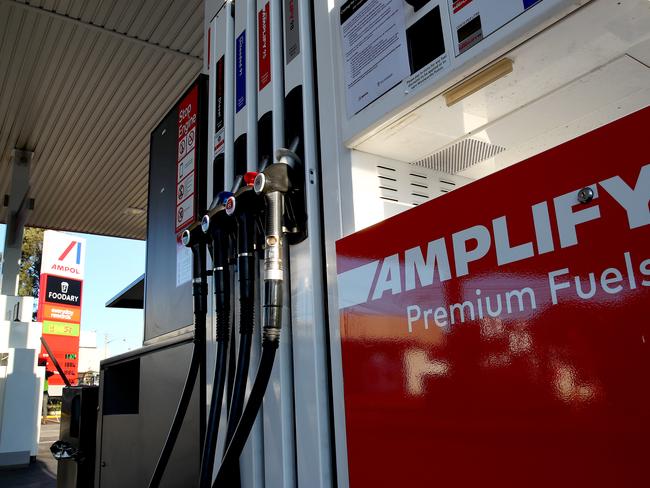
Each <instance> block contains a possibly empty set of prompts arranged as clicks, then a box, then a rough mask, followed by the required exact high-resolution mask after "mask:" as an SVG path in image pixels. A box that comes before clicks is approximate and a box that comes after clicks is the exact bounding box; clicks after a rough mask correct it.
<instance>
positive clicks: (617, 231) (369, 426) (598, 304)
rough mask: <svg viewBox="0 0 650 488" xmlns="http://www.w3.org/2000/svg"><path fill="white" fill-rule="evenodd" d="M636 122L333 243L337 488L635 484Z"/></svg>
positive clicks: (643, 465)
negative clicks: (341, 420) (340, 456)
mask: <svg viewBox="0 0 650 488" xmlns="http://www.w3.org/2000/svg"><path fill="white" fill-rule="evenodd" d="M649 126H650V108H646V109H644V110H641V111H639V112H637V113H634V114H632V115H630V116H627V117H625V118H622V119H620V120H618V121H615V122H612V123H610V124H609V125H606V126H604V127H601V128H599V129H597V130H595V131H593V132H590V133H588V134H586V135H584V136H581V137H579V138H577V139H574V140H572V141H569V142H566V143H564V144H562V145H560V146H557V147H555V148H553V149H551V150H549V151H546V152H544V153H541V154H539V155H537V156H535V157H533V158H531V159H529V160H526V161H524V162H521V163H519V164H516V165H514V166H512V167H509V168H507V169H505V170H502V171H500V172H498V173H496V174H494V175H492V176H490V177H487V178H485V179H482V180H479V181H477V182H475V183H472V184H470V185H467V186H464V187H463V188H460V189H458V190H456V191H454V192H452V193H450V194H448V195H445V196H444V197H441V198H438V199H435V200H432V201H429V202H427V203H425V204H422V205H420V206H418V207H416V208H414V209H412V210H409V211H407V212H404V213H402V214H400V215H398V216H395V217H393V218H391V219H388V220H386V221H384V222H382V223H380V224H377V225H375V226H373V227H370V228H368V229H365V230H363V231H361V232H358V233H356V234H353V235H351V236H348V237H346V238H344V239H342V240H340V241H338V242H337V273H338V290H339V309H340V327H341V329H340V333H341V347H342V362H343V376H344V378H343V380H344V381H343V383H344V393H345V414H346V438H347V449H348V452H347V454H348V461H349V465H348V467H349V477H350V486H352V487H362V486H405V485H406V484H408V486H513V485H517V486H649V485H650V471H648V469H647V439H648V438H649V437H650V389H649V388H648V387H647V385H648V381H649V380H650V349H649V348H650V319H648V307H649V306H650V210H649V207H648V202H649V200H650V149H648V145H647V142H646V139H647V137H646V132H647V127H649ZM378 467H381V468H380V469H378Z"/></svg>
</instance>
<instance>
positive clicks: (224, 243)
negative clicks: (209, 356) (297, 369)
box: [199, 192, 235, 488]
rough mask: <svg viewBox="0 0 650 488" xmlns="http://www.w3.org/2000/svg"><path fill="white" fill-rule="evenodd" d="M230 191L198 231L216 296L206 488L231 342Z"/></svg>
mask: <svg viewBox="0 0 650 488" xmlns="http://www.w3.org/2000/svg"><path fill="white" fill-rule="evenodd" d="M231 196H232V193H231V192H221V193H219V195H218V196H217V198H216V199H215V201H214V203H213V205H212V206H211V208H210V210H208V212H207V213H206V214H205V215H204V216H203V219H202V220H201V230H202V232H203V233H204V234H205V236H206V237H207V238H208V249H209V250H210V253H211V255H212V268H213V269H212V277H213V280H214V281H213V283H214V296H215V316H216V317H215V318H216V326H215V340H216V343H217V354H216V362H215V371H214V383H213V388H212V396H211V400H210V412H209V414H208V426H207V430H206V435H205V440H204V443H203V451H202V454H201V469H200V477H199V486H200V487H202V488H205V487H209V486H210V485H211V483H212V472H213V465H214V458H215V454H216V448H217V437H218V433H219V420H220V419H221V415H220V412H221V403H222V400H223V394H224V389H225V384H226V377H227V363H228V343H229V341H230V294H231V290H230V279H231V278H230V260H231V255H232V251H233V236H234V233H235V220H234V219H233V218H232V217H231V216H230V215H228V213H227V212H226V202H227V201H228V199H229V198H230V197H231Z"/></svg>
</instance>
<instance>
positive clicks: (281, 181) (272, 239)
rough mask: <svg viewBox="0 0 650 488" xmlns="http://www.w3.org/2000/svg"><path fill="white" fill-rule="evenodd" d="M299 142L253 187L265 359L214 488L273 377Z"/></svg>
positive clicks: (219, 484)
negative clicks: (259, 225) (260, 240)
mask: <svg viewBox="0 0 650 488" xmlns="http://www.w3.org/2000/svg"><path fill="white" fill-rule="evenodd" d="M296 146H297V141H296V140H294V144H292V147H291V148H290V149H282V150H279V151H278V152H277V153H276V163H275V164H272V165H270V166H268V167H266V168H265V169H264V171H262V172H261V173H259V174H258V175H257V176H256V178H255V182H254V185H253V190H254V192H255V193H256V194H257V195H263V196H264V201H265V204H266V227H265V237H264V288H265V291H264V296H265V298H264V322H263V328H262V356H261V358H260V364H259V367H258V371H257V375H256V377H255V381H254V382H253V386H252V388H251V392H250V396H249V400H248V403H247V404H246V408H245V409H244V412H243V414H242V416H241V419H240V420H239V423H238V424H237V428H236V429H235V432H234V434H233V436H232V439H231V441H230V443H229V444H228V446H227V449H226V452H225V454H224V458H223V462H222V464H221V468H220V469H219V473H218V474H217V478H216V480H215V483H214V485H213V486H217V487H225V486H227V484H226V483H227V481H228V476H229V473H230V470H231V469H233V466H236V463H237V462H238V460H239V456H240V455H241V452H242V450H243V448H244V445H245V444H246V439H247V438H248V435H249V433H250V431H251V428H252V427H253V423H254V422H255V417H256V416H257V412H258V411H259V408H260V405H261V404H262V400H263V398H264V392H265V391H266V387H267V385H268V382H269V378H270V376H271V371H272V369H273V363H274V361H275V354H276V351H277V349H278V346H279V340H280V330H281V327H282V305H283V294H282V284H283V280H284V264H283V261H282V255H283V246H284V240H285V235H286V233H287V232H286V231H287V227H286V226H285V225H284V223H285V221H286V218H287V212H286V211H285V209H286V205H285V203H286V202H285V197H286V196H287V195H288V194H291V191H292V189H293V188H294V187H295V186H294V179H295V178H297V175H298V174H299V172H298V171H296V170H297V168H298V166H299V165H300V159H299V158H298V156H297V155H296V154H295V152H294V150H295V148H296Z"/></svg>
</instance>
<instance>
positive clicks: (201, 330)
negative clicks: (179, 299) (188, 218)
mask: <svg viewBox="0 0 650 488" xmlns="http://www.w3.org/2000/svg"><path fill="white" fill-rule="evenodd" d="M198 229H199V228H198V226H192V227H191V228H190V229H188V230H186V231H185V232H184V233H183V244H184V245H185V246H188V247H191V249H192V257H193V280H192V296H193V298H194V300H193V308H194V346H193V348H192V358H191V359H190V367H189V369H188V372H187V378H186V379H185V384H184V385H183V391H182V393H181V398H180V400H179V401H178V406H177V407H176V412H175V414H174V420H173V421H172V425H171V427H170V428H169V432H168V434H167V438H166V439H165V444H164V445H163V449H162V452H161V453H160V457H159V458H158V462H157V463H156V467H155V469H154V472H153V475H152V476H151V480H150V481H149V488H157V487H158V486H159V485H160V481H161V479H162V477H163V474H164V473H165V469H166V468H167V464H168V463H169V458H170V457H171V454H172V451H173V450H174V446H175V444H176V440H177V439H178V434H179V433H180V430H181V427H182V426H183V421H184V420H185V414H186V413H187V407H188V406H189V404H190V399H191V398H192V393H193V391H194V386H195V384H196V377H197V375H198V373H199V369H200V367H201V364H202V363H205V324H206V314H207V295H208V284H207V275H206V272H205V262H206V254H205V245H204V243H203V242H202V241H201V239H200V238H199V239H197V236H200V234H199V233H198ZM199 387H200V388H202V387H203V385H199ZM204 415H205V414H204V413H201V416H204ZM202 435H203V433H201V436H202Z"/></svg>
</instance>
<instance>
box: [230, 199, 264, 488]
mask: <svg viewBox="0 0 650 488" xmlns="http://www.w3.org/2000/svg"><path fill="white" fill-rule="evenodd" d="M249 191H250V192H251V193H250V194H251V195H252V194H253V193H252V189H251V190H249ZM238 206H239V205H238ZM250 210H251V209H243V211H241V212H239V214H238V216H237V223H238V225H237V245H238V256H237V266H238V271H239V337H240V340H239V354H238V356H237V370H236V373H235V382H234V387H233V392H232V399H231V403H230V409H229V411H228V429H227V431H226V445H228V443H229V442H230V440H231V439H232V436H233V434H234V432H235V429H236V428H237V424H238V422H239V419H240V418H241V415H242V410H243V409H244V400H245V397H246V385H247V382H248V370H249V369H250V358H251V348H252V344H253V329H254V327H255V287H256V279H255V278H256V272H255V271H256V270H255V260H256V259H257V258H256V256H255V240H256V234H255V217H254V215H253V214H252V212H251V211H250ZM238 481H239V476H238V470H236V469H233V471H232V472H231V478H230V484H231V485H235V486H236V485H239V482H238Z"/></svg>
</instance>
